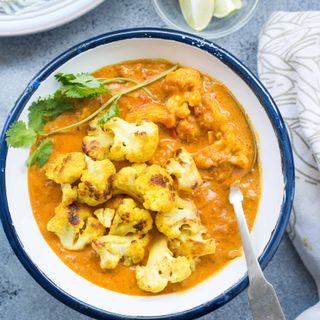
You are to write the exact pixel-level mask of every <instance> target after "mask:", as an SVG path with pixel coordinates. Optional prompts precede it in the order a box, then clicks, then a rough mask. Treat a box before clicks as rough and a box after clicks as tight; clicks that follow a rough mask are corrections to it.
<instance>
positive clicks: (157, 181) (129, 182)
mask: <svg viewBox="0 0 320 320" xmlns="http://www.w3.org/2000/svg"><path fill="white" fill-rule="evenodd" d="M113 187H114V192H115V193H119V194H120V193H123V194H128V195H130V196H132V197H133V198H135V199H137V200H139V201H141V202H142V203H143V206H144V207H145V208H146V209H150V210H153V211H159V212H167V211H170V210H172V209H173V207H174V205H175V199H176V192H175V191H174V188H173V180H172V178H171V176H170V175H169V174H168V173H167V172H166V170H165V169H164V168H162V167H160V166H158V165H156V164H154V165H151V166H147V165H146V164H134V165H132V166H131V167H125V168H122V169H121V170H120V171H119V172H118V173H117V174H115V176H114V180H113Z"/></svg>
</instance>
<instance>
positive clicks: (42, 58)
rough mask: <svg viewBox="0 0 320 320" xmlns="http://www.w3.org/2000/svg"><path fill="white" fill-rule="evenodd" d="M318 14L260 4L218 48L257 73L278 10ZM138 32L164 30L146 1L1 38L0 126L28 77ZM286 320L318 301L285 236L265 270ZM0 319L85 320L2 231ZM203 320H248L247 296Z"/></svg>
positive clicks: (305, 5) (278, 0)
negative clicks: (95, 42) (63, 57)
mask: <svg viewBox="0 0 320 320" xmlns="http://www.w3.org/2000/svg"><path fill="white" fill-rule="evenodd" d="M316 9H317V10H320V1H318V0H299V1H297V0H261V1H260V5H259V8H258V10H257V13H256V15H255V16H254V18H253V19H252V20H251V21H250V22H249V23H248V24H247V25H246V26H245V27H244V28H242V29H241V30H239V31H238V32H236V33H234V34H233V35H230V36H228V37H225V38H222V39H219V40H217V41H216V42H217V43H218V44H219V45H221V46H223V47H225V48H226V49H228V50H230V51H231V52H232V53H234V54H235V55H236V56H237V57H238V58H239V59H240V60H242V61H243V62H244V63H245V64H247V65H248V66H249V67H250V68H251V69H252V70H253V71H254V72H256V54H257V44H258V35H259V31H260V30H261V27H262V25H263V24H264V22H265V21H266V20H267V18H268V17H269V16H270V14H271V13H272V12H273V11H276V10H288V11H294V10H316ZM141 26H157V27H164V24H163V22H162V21H161V20H160V19H159V17H158V16H157V14H156V13H155V11H154V9H153V7H152V4H151V1H150V0H136V1H130V0H117V1H111V0H106V1H105V3H103V4H102V5H101V6H100V7H98V8H96V9H95V10H93V11H92V12H90V13H88V14H87V15H85V16H84V17H82V18H80V19H78V20H76V21H74V22H72V23H69V24H68V25H65V26H62V27H59V28H57V29H55V30H51V31H48V32H45V33H42V34H37V35H30V36H25V37H17V38H0V83H1V89H0V121H1V126H2V123H3V121H4V119H5V117H6V115H7V113H8V111H9V110H10V109H11V108H12V107H13V104H14V102H15V100H16V99H17V97H18V96H19V94H20V93H21V92H22V90H23V89H24V87H25V85H26V84H27V82H28V81H29V80H30V79H31V78H32V76H33V75H34V74H35V73H36V72H38V71H39V70H40V68H42V67H43V66H44V65H45V64H46V63H48V62H49V61H50V60H51V59H52V58H54V57H55V56H56V55H57V54H59V53H61V52H63V51H64V50H66V49H68V48H69V47H70V46H73V45H75V44H77V43H78V42H80V41H83V40H85V39H87V38H89V37H92V36H95V35H97V34H100V33H104V32H108V31H112V30H116V29H121V28H126V27H141ZM265 273H266V276H267V278H268V279H269V280H270V281H271V282H272V283H273V284H274V286H275V288H276V289H277V291H278V294H279V298H280V300H281V303H282V305H283V308H284V311H285V314H286V316H287V319H288V320H292V319H294V318H295V317H296V316H297V315H298V314H299V313H301V312H302V311H303V310H304V309H306V308H308V307H309V306H311V305H312V304H314V303H315V302H316V301H317V292H316V288H315V285H314V282H313V280H312V278H311V277H310V275H309V274H308V272H307V271H306V269H305V267H304V266H303V264H302V262H301V260H300V259H299V257H298V255H297V254H296V252H295V251H294V249H293V247H292V245H291V243H290V241H289V239H288V237H287V236H285V237H284V239H283V241H282V243H281V245H280V247H279V250H278V251H277V253H276V255H275V256H274V258H273V260H272V261H271V262H270V264H269V265H268V267H267V268H266V270H265ZM0 319H1V320H2V319H3V320H4V319H6V320H66V319H68V320H76V319H77V320H85V319H89V318H88V317H86V316H84V315H81V314H79V313H77V312H76V311H73V310H71V309H69V308H68V307H66V306H64V305H63V304H62V303H60V302H59V301H57V300H55V299H54V298H53V297H51V296H50V295H49V294H48V293H47V292H46V291H44V290H43V289H42V288H41V287H40V286H39V285H38V284H37V283H36V282H35V281H34V280H33V279H32V278H31V276H30V275H29V274H28V273H27V272H26V271H25V270H24V268H23V267H22V266H21V264H20V263H19V261H18V260H17V258H16V257H15V255H14V254H13V251H12V249H11V248H10V246H9V244H8V242H7V239H6V237H5V235H4V232H3V230H2V227H0ZM201 319H202V320H208V319H217V320H242V319H243V320H244V319H250V312H249V309H248V302H247V297H246V291H244V292H242V293H241V294H240V295H238V296H237V297H236V298H235V299H233V300H232V301H231V302H230V303H228V304H227V305H225V306H223V307H222V308H220V309H219V310H217V311H215V312H213V313H211V314H209V315H207V316H205V317H203V318H201Z"/></svg>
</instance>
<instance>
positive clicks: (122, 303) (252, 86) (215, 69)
mask: <svg viewBox="0 0 320 320" xmlns="http://www.w3.org/2000/svg"><path fill="white" fill-rule="evenodd" d="M138 58H164V59H167V60H170V61H173V62H177V63H180V64H182V65H186V66H190V67H194V68H196V69H199V70H200V71H201V72H204V73H207V74H210V75H212V76H214V77H215V78H217V79H219V80H221V81H222V82H223V83H225V84H226V85H227V86H228V88H230V90H231V91H232V92H233V94H234V95H235V97H236V98H237V99H238V100H239V102H240V103H241V104H242V105H243V106H244V107H245V109H246V111H247V113H248V115H249V117H250V119H251V121H252V124H253V126H254V127H255V128H256V129H257V130H258V134H259V140H260V160H261V167H262V195H261V201H260V207H259V210H258V214H257V218H256V221H255V223H254V226H253V230H252V239H253V243H254V248H255V252H256V254H257V255H258V256H260V261H261V264H262V266H263V267H264V266H265V265H266V264H267V262H268V261H269V260H270V259H271V257H272V255H273V254H274V252H275V250H276V248H277V247H278V245H279V243H280V239H281V237H282V234H283V232H284V230H285V228H286V225H287V222H288V219H289V215H290V210H291V205H292V199H293V190H294V174H293V161H292V153H291V147H290V143H289V139H288V135H287V131H286V129H285V126H284V124H283V121H282V118H281V116H280V115H279V113H278V110H277V108H276V106H275V105H274V103H273V101H272V99H271V97H270V96H269V95H268V93H267V91H266V90H265V89H264V88H263V86H262V85H261V84H260V82H259V81H258V80H257V79H256V78H255V77H254V76H253V75H252V74H251V73H250V71H249V70H248V69H247V68H246V67H245V66H243V65H242V64H241V63H240V62H239V61H238V60H236V59H235V58H234V57H233V56H231V55H230V54H229V53H228V52H226V51H224V50H223V49H221V48H219V47H217V46H215V45H214V44H212V43H210V42H207V41H204V40H203V39H200V38H196V37H193V36H191V35H188V34H183V33H180V32H176V31H170V30H160V29H136V30H134V29H133V30H126V31H120V32H115V33H111V34H107V35H102V36H99V37H97V38H94V39H91V40H88V41H86V42H84V43H82V44H79V45H78V46H76V47H74V48H72V49H70V50H68V51H67V52H66V53H64V54H62V55H61V56H59V57H58V58H56V59H55V60H54V61H52V62H51V63H50V64H49V65H48V66H47V67H45V68H44V69H43V70H42V71H41V72H40V73H39V74H38V75H37V76H36V77H35V78H34V79H33V80H32V81H31V82H30V84H29V85H28V87H27V88H26V90H25V92H24V93H23V94H22V96H21V97H20V99H19V100H18V102H17V104H16V106H15V108H14V110H13V111H12V112H11V113H10V115H9V117H8V120H7V123H6V124H5V126H4V131H3V134H2V138H1V139H2V140H1V142H2V144H1V150H0V155H1V157H0V166H1V170H2V171H1V172H0V183H2V185H1V186H2V190H6V193H5V192H3V194H2V195H0V205H1V206H2V207H3V210H2V221H3V226H4V229H5V231H6V234H7V237H8V239H9V241H10V243H11V245H12V247H13V248H14V250H15V252H16V254H17V256H18V258H19V259H20V261H21V262H22V263H23V264H24V266H25V267H26V268H27V270H28V271H29V272H30V273H31V274H32V275H33V277H34V278H35V279H36V280H37V281H38V282H39V283H40V284H41V285H42V286H43V287H45V288H46V289H47V290H48V291H49V292H50V293H51V294H53V295H54V296H56V297H57V298H58V299H60V300H61V301H63V302H64V303H66V304H68V305H69V306H71V307H73V308H75V309H77V310H79V311H81V312H84V313H86V314H88V315H91V316H95V317H101V318H102V317H107V316H110V315H111V317H114V318H121V319H128V318H131V317H134V318H135V319H137V317H139V318H140V317H151V316H152V317H161V318H162V319H163V318H168V319H169V318H170V319H178V318H179V319H180V318H181V319H188V318H194V317H196V316H200V315H202V314H205V313H207V312H209V311H212V310H214V309H215V308H218V307H219V306H220V305H222V304H223V303H225V302H227V301H229V300H230V299H231V298H232V297H234V296H235V295H236V294H238V293H239V292H240V291H241V290H242V289H243V288H244V287H245V286H246V285H247V278H246V263H245V259H244V257H243V256H242V257H239V258H236V259H234V260H232V261H231V262H230V263H229V264H228V265H227V266H226V267H225V268H224V269H223V270H221V271H220V272H218V273H217V274H215V275H213V276H211V277H210V278H208V279H207V280H205V281H204V282H202V283H200V284H198V285H196V286H195V287H193V288H191V289H189V290H187V291H185V292H180V293H175V294H166V295H158V296H148V297H140V296H128V295H125V294H120V293H117V292H113V291H110V290H107V289H104V288H101V287H99V286H97V285H95V284H93V283H91V282H89V281H88V280H86V279H84V278H82V277H80V276H79V275H78V274H76V273H74V272H73V271H72V270H71V269H69V268H68V267H67V266H66V265H65V264H64V263H63V262H62V261H61V260H60V259H59V258H58V257H57V256H56V255H55V253H54V252H53V251H52V250H51V249H50V247H49V245H48V244H47V242H46V241H45V240H44V238H43V237H42V235H41V233H40V231H39V229H38V226H37V224H36V221H35V219H34V216H33V213H32V210H31V207H30V202H29V196H28V187H27V170H26V167H25V159H26V158H27V156H28V150H23V149H9V150H7V148H6V146H5V143H3V140H4V132H5V130H6V129H7V128H8V126H9V125H10V123H11V122H12V121H15V120H17V119H22V120H26V117H27V107H28V106H29V105H30V104H31V102H32V101H33V100H35V99H37V97H39V96H45V95H47V94H49V93H51V92H53V91H54V90H55V89H56V82H55V81H54V74H55V73H57V72H73V73H77V72H82V71H83V72H86V71H88V72H90V71H94V70H95V69H98V68H100V67H102V66H104V65H108V64H113V63H116V62H120V61H123V60H131V59H138ZM17 195H19V198H18V199H19V201H17ZM31 235H32V236H31Z"/></svg>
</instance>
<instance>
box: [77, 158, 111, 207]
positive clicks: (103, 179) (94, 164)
mask: <svg viewBox="0 0 320 320" xmlns="http://www.w3.org/2000/svg"><path fill="white" fill-rule="evenodd" d="M86 162H87V169H86V170H84V171H83V173H82V176H81V182H80V183H79V185H78V198H79V201H80V202H82V203H86V204H88V205H89V206H97V205H99V204H101V203H104V202H106V201H107V200H109V199H110V198H111V187H112V176H113V175H114V174H115V173H116V169H115V167H114V165H113V163H112V162H111V161H110V160H108V159H105V160H101V161H93V160H92V159H91V158H89V157H86Z"/></svg>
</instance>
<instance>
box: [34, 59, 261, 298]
mask: <svg viewBox="0 0 320 320" xmlns="http://www.w3.org/2000/svg"><path fill="white" fill-rule="evenodd" d="M170 67H172V64H171V63H169V62H167V61H164V60H135V61H127V62H122V63H119V64H116V65H110V66H106V67H103V68H101V69H100V70H97V71H95V72H94V73H93V75H94V76H96V77H103V78H109V77H129V78H133V79H136V80H138V81H144V80H145V79H147V78H150V77H151V76H153V75H156V74H158V73H159V72H162V71H164V70H167V69H169V68H170ZM163 81H164V79H161V80H160V81H157V82H156V83H154V84H151V85H149V86H148V89H149V90H150V91H151V92H152V93H153V94H154V95H155V96H156V97H157V99H158V100H159V101H160V102H161V103H163V104H164V102H165V93H164V92H163V87H162V85H163ZM202 81H203V87H204V92H207V93H210V92H212V93H214V94H215V98H216V99H217V100H218V102H219V103H220V106H221V107H222V108H223V109H224V110H225V111H226V112H228V113H229V121H230V122H233V123H234V124H235V128H236V133H237V135H238V136H240V137H241V140H242V142H244V145H245V147H246V148H247V151H248V153H249V155H250V156H252V154H251V153H252V143H253V141H252V135H251V131H250V129H249V127H248V124H247V122H246V119H245V117H244V116H243V114H242V112H241V110H240V108H239V104H238V102H237V101H236V100H235V99H234V97H233V96H232V95H231V93H230V91H229V90H228V89H227V88H226V87H225V86H224V85H223V84H222V83H221V82H219V81H217V80H215V79H213V78H211V77H208V76H206V75H202ZM127 86H132V84H129V83H114V84H111V85H110V87H111V89H112V90H113V91H119V90H121V89H123V88H124V87H127ZM109 97H110V96H109V95H108V94H105V95H102V96H100V97H97V98H94V99H85V100H83V101H81V102H77V101H75V104H76V106H77V108H76V109H75V110H72V111H67V112H65V113H63V114H62V115H60V116H59V117H58V118H56V119H55V120H54V121H51V122H50V123H48V124H47V125H46V128H45V129H46V130H53V129H54V128H58V127H62V126H65V125H67V124H71V123H74V122H77V121H79V120H80V119H81V118H83V117H85V116H87V115H89V114H90V113H92V112H93V111H94V110H96V109H97V108H98V107H99V106H100V105H101V104H102V103H103V102H105V101H106V100H107V99H108V98H109ZM150 100H151V99H150V98H149V96H148V95H146V94H145V93H144V92H143V91H142V90H138V91H136V92H133V93H131V94H129V95H126V96H123V97H122V98H121V99H120V116H121V117H122V118H124V119H127V120H128V121H135V120H136V119H135V114H138V113H137V112H135V111H136V109H137V110H141V108H142V109H143V106H144V105H146V106H147V104H148V103H150ZM86 127H87V124H85V125H82V126H80V127H78V128H75V129H70V130H69V131H65V132H63V133H59V134H56V135H53V136H52V140H53V143H54V152H53V153H52V155H51V156H50V159H49V162H50V160H52V159H54V157H55V156H56V155H58V154H59V153H66V152H71V151H82V147H81V145H82V139H83V137H84V136H85V135H86ZM159 129H160V143H159V147H158V150H157V152H156V155H155V158H154V159H153V162H154V163H160V164H161V163H163V162H164V161H165V160H167V159H168V158H170V157H171V156H172V154H173V151H172V149H173V148H177V147H178V146H184V147H185V148H186V149H187V150H188V151H189V152H191V153H192V152H195V151H197V150H199V149H201V148H203V147H204V146H207V145H208V144H209V142H208V134H207V132H206V131H204V132H203V134H202V135H201V136H200V137H198V138H197V139H196V141H193V142H188V143H187V142H185V141H183V140H180V139H179V137H177V135H176V132H175V131H174V130H172V129H166V128H165V127H164V126H163V125H161V124H160V125H159ZM45 169H46V166H45V167H43V168H38V167H37V166H33V167H31V168H30V169H29V174H28V183H29V194H30V201H31V206H32V209H33V212H34V216H35V219H36V221H37V224H38V226H39V229H40V231H41V233H42V235H43V237H44V238H45V240H46V241H47V242H48V244H49V245H50V247H51V248H52V249H53V250H54V252H55V253H56V254H57V255H58V256H59V257H60V258H61V260H62V261H63V262H64V263H65V264H66V265H67V266H68V267H70V268H71V269H72V270H73V271H75V272H76V273H78V274H79V275H81V276H82V277H84V278H86V279H88V280H89V281H91V282H93V283H95V284H97V285H99V286H102V287H104V288H107V289H110V290H113V291H118V292H122V293H125V294H130V295H150V293H147V292H144V291H142V290H141V289H139V288H138V286H137V285H136V280H135V274H134V268H133V267H124V266H123V265H122V264H121V263H120V264H119V265H118V266H117V267H116V268H115V269H114V270H102V269H101V268H100V266H99V256H98V255H97V254H96V253H95V252H94V250H93V249H92V248H91V246H87V247H86V248H85V249H84V250H82V251H79V252H75V251H68V250H66V249H64V248H63V247H62V245H61V244H60V241H59V239H58V237H57V236H56V235H55V234H53V233H51V232H49V231H47V229H46V225H47V223H48V221H49V220H50V218H52V216H53V215H54V209H55V207H57V206H58V205H59V203H60V201H61V191H60V185H58V184H56V183H54V182H53V181H50V180H48V179H47V178H46V176H45ZM221 170H222V172H223V168H222V169H221ZM200 173H201V175H202V177H203V180H204V181H205V183H204V185H203V186H201V187H200V188H198V191H196V192H194V194H191V195H190V194H189V195H186V194H184V195H182V196H184V197H186V196H187V197H188V198H189V199H191V200H193V201H194V203H195V204H196V206H197V208H198V210H199V213H200V215H201V219H202V223H203V224H204V225H205V226H206V227H207V230H208V233H207V236H208V237H213V238H215V239H216V253H215V254H214V255H211V256H204V257H202V258H201V262H200V263H199V264H198V265H197V268H196V270H195V271H194V272H193V273H192V275H191V276H190V277H189V278H187V279H186V280H184V281H183V282H181V283H176V284H169V285H168V286H167V288H166V289H165V290H164V291H162V292H161V293H171V292H178V291H181V290H186V289H188V288H190V287H192V286H194V285H196V284H197V283H199V282H201V281H203V280H205V279H206V278H208V277H209V276H211V275H212V274H214V273H215V272H217V271H218V270H220V269H221V268H223V267H224V266H226V264H227V263H228V262H230V261H231V260H232V259H233V258H235V257H237V256H239V255H241V241H240V236H239V233H238V230H237V224H236V220H235V217H234V213H233V210H232V207H231V205H230V204H229V203H228V183H223V182H221V180H219V179H218V178H217V174H215V172H214V171H212V170H200ZM260 187H261V186H260V170H259V164H258V163H257V164H256V166H255V168H254V170H253V171H252V173H250V174H248V175H247V176H246V177H245V178H243V179H242V184H241V188H242V191H243V193H244V210H245V213H246V218H247V222H248V224H249V228H250V229H251V228H252V225H253V223H254V219H255V216H256V213H257V209H258V204H259V198H260Z"/></svg>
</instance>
